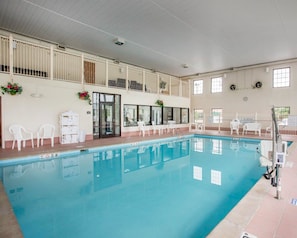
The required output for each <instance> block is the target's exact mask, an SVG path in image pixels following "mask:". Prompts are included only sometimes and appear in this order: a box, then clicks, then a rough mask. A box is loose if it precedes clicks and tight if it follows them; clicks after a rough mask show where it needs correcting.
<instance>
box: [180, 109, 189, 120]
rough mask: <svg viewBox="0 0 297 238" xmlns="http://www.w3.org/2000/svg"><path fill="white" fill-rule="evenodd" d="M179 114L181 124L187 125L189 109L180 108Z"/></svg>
mask: <svg viewBox="0 0 297 238" xmlns="http://www.w3.org/2000/svg"><path fill="white" fill-rule="evenodd" d="M181 113H182V118H181V120H182V121H181V123H189V109H188V108H182V109H181Z"/></svg>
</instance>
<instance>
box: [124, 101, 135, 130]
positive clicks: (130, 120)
mask: <svg viewBox="0 0 297 238" xmlns="http://www.w3.org/2000/svg"><path fill="white" fill-rule="evenodd" d="M124 126H137V106H136V105H124Z"/></svg>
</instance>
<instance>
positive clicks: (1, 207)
mask: <svg viewBox="0 0 297 238" xmlns="http://www.w3.org/2000/svg"><path fill="white" fill-rule="evenodd" d="M193 133H195V132H193ZM196 133H197V134H207V135H216V136H230V132H220V133H219V132H217V131H204V132H201V131H199V132H196ZM191 134H192V133H191ZM181 135H182V134H179V135H178V136H181ZM169 136H172V134H165V135H161V136H159V135H158V136H156V135H151V136H145V137H138V136H135V137H127V138H123V137H116V138H106V139H100V140H95V141H86V142H84V143H77V144H68V145H61V144H55V146H54V148H51V147H50V146H49V145H44V146H42V147H39V148H34V149H33V148H31V147H26V148H24V149H22V151H17V149H14V150H11V149H10V148H8V149H0V160H6V159H11V158H16V157H26V156H32V155H41V154H49V153H55V152H59V151H71V150H78V149H86V148H92V147H99V146H107V145H115V144H123V143H133V142H139V141H143V140H152V139H158V138H165V137H169ZM233 136H234V137H237V135H236V136H235V135H233ZM239 137H241V136H239ZM245 137H248V138H257V139H259V138H260V139H270V138H269V137H268V136H261V137H259V136H255V135H252V134H251V135H248V136H247V135H245ZM282 139H283V140H287V141H294V142H297V136H296V135H282ZM296 162H297V143H293V144H292V145H291V146H290V147H289V148H288V156H287V158H286V166H285V167H284V168H282V169H281V170H282V173H281V178H282V179H281V184H282V190H281V192H280V199H277V198H276V194H277V193H276V188H275V187H272V186H271V185H270V181H269V180H266V179H265V178H264V177H262V178H261V179H260V180H259V181H258V182H257V184H256V185H255V186H254V187H253V188H252V189H251V190H250V191H249V193H248V194H247V195H246V196H245V197H244V198H243V199H242V200H241V201H240V202H239V203H238V205H237V206H236V207H234V208H233V209H232V210H231V212H230V213H229V214H228V215H227V216H226V217H225V219H223V220H222V221H221V222H220V223H219V224H218V225H217V226H216V228H215V229H214V230H213V231H212V232H211V233H210V234H209V236H208V237H209V238H225V237H228V238H233V237H234V238H240V237H242V234H243V233H244V232H247V233H249V234H250V235H254V237H257V238H291V237H297V226H296V225H295V224H294V222H295V221H297V189H296V185H295V182H296V181H297V167H296V166H295V165H296ZM295 199H296V200H295ZM0 217H1V219H0V237H5V238H21V237H23V235H22V233H21V231H20V228H19V226H18V223H17V221H16V218H15V216H14V214H13V211H12V209H11V206H10V204H9V201H8V199H7V197H6V195H5V192H4V188H3V185H2V183H1V182H0ZM251 237H252V236H251Z"/></svg>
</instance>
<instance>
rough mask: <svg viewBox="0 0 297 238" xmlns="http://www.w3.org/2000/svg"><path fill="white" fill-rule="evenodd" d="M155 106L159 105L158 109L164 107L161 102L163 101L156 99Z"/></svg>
mask: <svg viewBox="0 0 297 238" xmlns="http://www.w3.org/2000/svg"><path fill="white" fill-rule="evenodd" d="M156 104H157V105H159V106H160V107H164V102H163V100H160V99H158V100H157V101H156Z"/></svg>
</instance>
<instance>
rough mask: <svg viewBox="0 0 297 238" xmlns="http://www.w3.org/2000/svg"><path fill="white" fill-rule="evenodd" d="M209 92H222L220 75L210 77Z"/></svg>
mask: <svg viewBox="0 0 297 238" xmlns="http://www.w3.org/2000/svg"><path fill="white" fill-rule="evenodd" d="M211 92H212V93H219V92H222V77H218V78H212V79H211Z"/></svg>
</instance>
